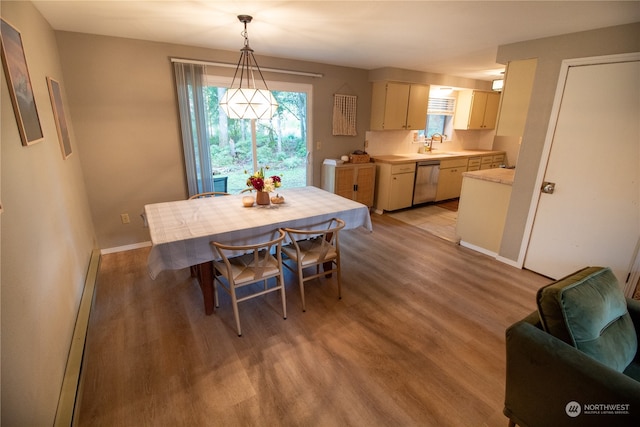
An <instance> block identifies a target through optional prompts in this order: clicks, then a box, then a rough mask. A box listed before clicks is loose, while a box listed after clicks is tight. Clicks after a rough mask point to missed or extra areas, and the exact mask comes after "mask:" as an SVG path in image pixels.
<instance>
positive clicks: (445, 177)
mask: <svg viewBox="0 0 640 427" xmlns="http://www.w3.org/2000/svg"><path fill="white" fill-rule="evenodd" d="M467 162H468V159H467V158H466V157H465V158H461V159H449V160H441V161H440V175H439V176H438V190H437V191H436V202H437V201H440V200H448V199H455V198H456V197H460V190H461V189H462V174H463V173H465V172H466V171H467Z"/></svg>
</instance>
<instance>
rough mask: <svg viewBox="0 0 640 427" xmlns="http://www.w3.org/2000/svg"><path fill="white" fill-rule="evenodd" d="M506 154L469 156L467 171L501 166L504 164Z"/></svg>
mask: <svg viewBox="0 0 640 427" xmlns="http://www.w3.org/2000/svg"><path fill="white" fill-rule="evenodd" d="M504 161H505V154H504V153H502V154H494V155H492V156H482V157H469V164H468V165H467V171H477V170H482V169H493V168H499V167H500V166H501V165H503V164H504Z"/></svg>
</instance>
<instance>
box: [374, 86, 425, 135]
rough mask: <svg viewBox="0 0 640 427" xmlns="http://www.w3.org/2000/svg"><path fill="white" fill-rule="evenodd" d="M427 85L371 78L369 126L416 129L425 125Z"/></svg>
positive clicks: (376, 128) (375, 128) (384, 128)
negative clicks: (372, 80)
mask: <svg viewBox="0 0 640 427" xmlns="http://www.w3.org/2000/svg"><path fill="white" fill-rule="evenodd" d="M428 105H429V86H427V85H421V84H409V83H397V82H374V83H373V92H372V97H371V130H402V129H406V130H414V129H415V130H419V129H424V128H425V127H426V125H427V106H428Z"/></svg>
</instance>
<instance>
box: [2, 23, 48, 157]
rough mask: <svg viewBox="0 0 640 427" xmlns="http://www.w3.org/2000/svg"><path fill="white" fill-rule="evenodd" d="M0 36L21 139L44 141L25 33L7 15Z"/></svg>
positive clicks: (31, 141) (3, 62) (5, 70)
mask: <svg viewBox="0 0 640 427" xmlns="http://www.w3.org/2000/svg"><path fill="white" fill-rule="evenodd" d="M0 36H1V37H0V44H1V45H2V65H3V66H4V73H5V75H6V77H7V85H8V86H9V94H10V97H11V103H12V104H13V111H14V112H15V115H16V121H17V122H18V131H19V132H20V139H21V140H22V145H31V144H34V143H36V142H39V141H42V140H43V139H44V135H43V133H42V126H41V125H40V117H39V116H38V110H37V109H36V100H35V97H34V95H33V87H32V86H31V79H30V78H29V70H28V68H27V58H26V57H25V55H24V47H23V45H22V36H21V35H20V31H18V30H17V29H15V28H14V27H13V26H11V25H10V24H9V23H7V22H6V21H5V20H4V19H2V20H1V22H0Z"/></svg>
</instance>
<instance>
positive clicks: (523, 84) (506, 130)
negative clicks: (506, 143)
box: [496, 58, 538, 136]
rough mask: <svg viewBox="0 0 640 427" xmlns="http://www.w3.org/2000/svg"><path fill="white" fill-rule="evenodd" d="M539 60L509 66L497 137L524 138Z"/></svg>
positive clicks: (529, 60) (524, 61) (528, 60)
mask: <svg viewBox="0 0 640 427" xmlns="http://www.w3.org/2000/svg"><path fill="white" fill-rule="evenodd" d="M537 63H538V60H537V59H535V58H534V59H524V60H520V61H511V62H509V64H507V70H506V73H505V83H504V88H503V89H502V104H501V105H500V115H499V117H498V126H497V127H496V135H497V136H522V135H523V134H524V125H525V123H526V121H527V114H528V113H529V102H530V100H531V91H532V89H533V79H534V78H535V74H536V66H537Z"/></svg>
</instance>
